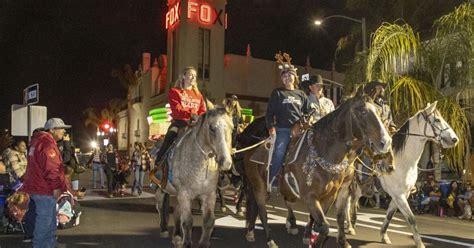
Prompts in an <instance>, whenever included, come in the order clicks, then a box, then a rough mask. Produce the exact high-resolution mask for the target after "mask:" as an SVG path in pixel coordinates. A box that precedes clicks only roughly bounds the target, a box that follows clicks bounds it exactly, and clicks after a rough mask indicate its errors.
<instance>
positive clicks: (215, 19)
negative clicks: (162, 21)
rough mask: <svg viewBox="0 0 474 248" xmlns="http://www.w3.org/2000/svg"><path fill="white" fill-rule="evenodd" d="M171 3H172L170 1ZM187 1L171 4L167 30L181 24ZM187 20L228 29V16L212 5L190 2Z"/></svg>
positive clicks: (167, 17) (197, 1)
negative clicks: (183, 7)
mask: <svg viewBox="0 0 474 248" xmlns="http://www.w3.org/2000/svg"><path fill="white" fill-rule="evenodd" d="M170 2H171V1H170ZM185 3H186V1H175V2H174V3H172V4H169V8H168V12H167V13H166V29H170V28H173V27H174V26H176V25H177V24H178V23H179V20H180V18H181V15H182V11H181V10H182V8H181V7H182V6H181V4H185ZM185 14H186V18H187V19H188V20H190V21H193V22H197V23H199V24H201V25H205V26H209V25H216V24H219V25H221V26H222V25H224V27H226V23H227V15H226V14H224V10H223V9H217V8H215V7H214V6H212V5H211V4H210V3H207V2H203V1H199V0H190V1H188V6H187V9H186V13H185Z"/></svg>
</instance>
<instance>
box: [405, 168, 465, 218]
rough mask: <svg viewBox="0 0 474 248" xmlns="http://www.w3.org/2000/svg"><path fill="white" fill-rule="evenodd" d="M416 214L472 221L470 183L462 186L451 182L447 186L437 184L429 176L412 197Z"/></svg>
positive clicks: (445, 184) (454, 181)
mask: <svg viewBox="0 0 474 248" xmlns="http://www.w3.org/2000/svg"><path fill="white" fill-rule="evenodd" d="M412 199H413V200H412V203H413V204H412V205H413V207H414V210H415V212H416V213H418V214H424V213H430V214H433V215H436V216H440V217H445V216H447V217H458V218H460V219H469V220H471V219H472V208H473V207H474V205H473V200H474V199H473V197H472V186H471V181H467V182H465V183H464V184H462V183H460V182H458V181H456V180H453V181H451V182H450V183H449V184H448V183H443V182H437V181H436V180H434V178H433V177H432V176H429V177H428V179H427V180H426V181H424V182H423V183H422V185H421V186H420V189H419V190H418V191H417V192H416V193H415V194H414V195H413V196H412Z"/></svg>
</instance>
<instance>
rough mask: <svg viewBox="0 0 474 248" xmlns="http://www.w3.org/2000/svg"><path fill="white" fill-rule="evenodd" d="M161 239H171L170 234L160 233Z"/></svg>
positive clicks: (166, 232)
mask: <svg viewBox="0 0 474 248" xmlns="http://www.w3.org/2000/svg"><path fill="white" fill-rule="evenodd" d="M160 237H161V238H163V239H167V238H169V237H170V234H169V233H168V231H164V232H160Z"/></svg>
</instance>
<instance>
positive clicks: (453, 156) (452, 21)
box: [349, 3, 474, 174]
mask: <svg viewBox="0 0 474 248" xmlns="http://www.w3.org/2000/svg"><path fill="white" fill-rule="evenodd" d="M399 22H400V21H397V22H396V23H394V24H389V23H384V24H382V25H381V26H380V27H379V28H378V29H377V30H376V31H375V33H374V34H373V35H372V42H371V47H370V50H369V53H368V55H367V60H366V70H365V74H366V80H367V81H370V80H372V79H381V80H383V81H385V82H387V83H388V87H387V88H388V90H389V92H390V100H391V108H392V111H393V114H394V118H395V122H396V123H397V124H401V123H402V122H404V121H405V120H406V119H408V117H410V116H412V115H413V114H415V113H416V112H417V111H419V110H420V109H422V108H424V107H425V106H426V104H427V103H429V102H433V101H435V100H438V101H439V104H438V106H439V107H438V109H439V111H440V112H441V114H442V115H443V116H444V117H445V119H446V120H447V121H448V123H449V124H450V125H451V127H453V129H454V130H455V132H456V133H457V134H458V135H459V138H460V141H459V144H458V145H457V146H456V147H455V148H451V149H448V150H447V152H446V158H447V162H448V166H449V167H450V168H451V169H453V170H454V171H457V172H458V173H459V172H461V171H463V169H465V168H466V167H467V165H469V161H468V158H469V144H470V139H471V137H470V129H469V123H468V120H467V117H466V113H465V112H464V110H463V109H462V108H461V106H460V105H459V104H458V102H457V100H456V95H457V93H459V91H460V90H462V87H458V88H459V91H458V92H456V91H454V93H453V92H451V93H450V94H446V93H447V92H448V91H447V90H446V89H448V88H450V85H448V84H446V83H443V75H444V74H445V73H447V71H446V70H447V68H448V69H449V67H448V66H447V65H449V66H450V67H451V69H450V70H449V77H450V79H451V80H458V81H457V83H458V85H461V86H462V85H463V84H464V85H465V84H467V83H469V80H472V78H473V76H474V75H473V71H474V70H473V65H472V64H473V63H472V61H473V59H474V50H473V49H474V44H473V43H474V9H473V5H472V4H471V3H464V4H462V5H460V6H459V7H458V8H456V9H455V10H454V11H453V12H451V13H449V14H447V15H445V16H443V17H441V18H440V19H439V20H437V21H436V22H435V24H434V25H433V30H434V36H433V37H434V38H433V39H431V40H429V41H424V42H421V41H420V38H419V35H418V34H415V32H413V29H412V28H411V27H410V26H409V25H408V24H398V23H399ZM360 64H363V62H360V63H359V65H360ZM453 67H456V70H453V69H452V68H453ZM359 72H360V71H359ZM350 77H351V76H349V78H350ZM451 91H452V89H451ZM438 174H440V173H439V172H438Z"/></svg>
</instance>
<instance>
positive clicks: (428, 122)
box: [347, 102, 459, 248]
mask: <svg viewBox="0 0 474 248" xmlns="http://www.w3.org/2000/svg"><path fill="white" fill-rule="evenodd" d="M436 104H437V102H434V103H433V104H431V105H430V104H428V106H427V107H426V108H425V109H424V110H422V111H419V112H418V113H416V114H415V115H414V116H413V117H411V118H410V119H408V120H407V121H406V122H405V124H404V125H403V126H402V127H401V128H400V130H399V131H398V132H397V133H395V135H394V136H393V137H392V140H393V142H392V149H393V156H394V158H393V163H394V167H396V168H397V169H396V170H395V171H393V172H392V173H391V174H389V175H386V174H385V175H382V176H380V177H379V179H380V182H381V185H382V187H383V189H384V190H385V192H387V193H388V194H389V195H390V196H391V197H392V201H391V202H390V206H389V208H388V210H387V216H386V218H385V221H384V223H383V226H382V229H381V235H382V242H384V243H386V244H391V241H390V238H389V237H388V234H387V228H388V225H389V224H390V220H391V219H392V217H393V215H394V214H395V212H396V211H397V209H400V212H401V213H402V214H403V216H405V219H406V221H407V223H408V225H409V226H410V228H411V230H412V232H413V239H414V240H415V243H416V246H417V247H418V248H421V247H425V245H424V244H423V242H422V240H421V237H420V234H419V233H418V228H417V226H416V219H415V216H414V215H413V212H412V211H411V209H410V206H409V205H408V201H407V198H408V196H409V195H410V191H411V190H412V189H413V187H414V186H415V183H416V179H417V178H418V166H417V165H418V162H419V160H420V157H421V155H422V153H423V149H424V147H425V144H426V142H428V141H432V142H434V143H436V144H439V145H441V146H442V147H443V148H449V147H453V146H455V145H456V143H457V142H458V140H459V139H458V137H457V136H456V133H455V132H454V131H453V129H452V128H451V127H450V126H449V124H448V123H447V122H446V121H445V120H444V119H443V117H442V116H441V114H440V113H439V111H438V110H437V109H436ZM358 196H359V197H360V193H359V195H358ZM355 198H356V199H353V200H352V202H351V203H352V204H353V203H354V202H356V201H357V200H358V197H357V196H356V197H355ZM352 209H354V208H352ZM354 216H355V214H354V213H353V214H352V217H354ZM347 220H348V229H349V230H348V231H349V232H350V233H351V234H353V233H355V232H354V231H353V230H351V227H352V225H351V223H350V221H351V218H347ZM352 220H353V221H354V220H355V219H354V218H352Z"/></svg>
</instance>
